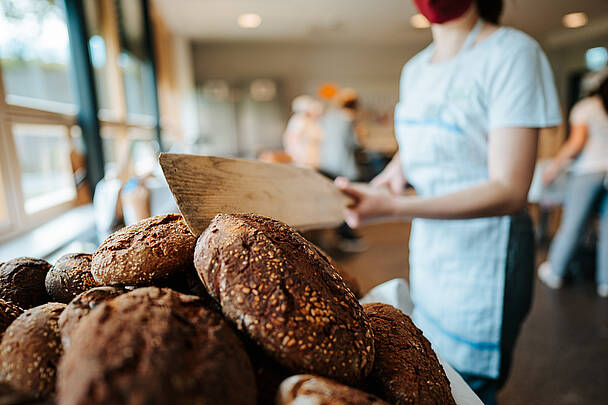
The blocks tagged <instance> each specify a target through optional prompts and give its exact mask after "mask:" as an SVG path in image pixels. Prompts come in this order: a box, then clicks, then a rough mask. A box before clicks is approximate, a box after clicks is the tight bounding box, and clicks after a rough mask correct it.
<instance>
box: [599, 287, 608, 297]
mask: <svg viewBox="0 0 608 405" xmlns="http://www.w3.org/2000/svg"><path fill="white" fill-rule="evenodd" d="M597 295H599V296H600V297H602V298H608V284H598V286H597Z"/></svg>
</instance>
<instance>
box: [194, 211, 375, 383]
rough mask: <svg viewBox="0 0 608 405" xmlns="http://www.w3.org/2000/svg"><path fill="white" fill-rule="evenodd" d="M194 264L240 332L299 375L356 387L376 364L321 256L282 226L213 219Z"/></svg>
mask: <svg viewBox="0 0 608 405" xmlns="http://www.w3.org/2000/svg"><path fill="white" fill-rule="evenodd" d="M194 262H195V266H196V269H197V270H198V272H199V275H200V277H201V279H202V280H203V282H204V284H205V285H206V287H207V290H208V291H209V293H210V295H211V296H212V297H213V298H215V299H216V300H217V301H218V302H219V304H220V306H221V308H222V312H223V313H224V315H225V316H226V317H227V318H228V319H230V320H231V321H233V322H234V323H235V324H236V326H237V327H238V329H239V330H242V331H244V332H245V333H246V334H247V335H248V336H249V337H251V338H252V339H253V340H254V341H256V342H257V343H258V344H259V345H261V346H262V347H263V348H264V350H265V351H266V352H267V353H268V354H270V355H271V356H272V357H274V358H275V360H276V361H277V362H278V363H280V364H282V365H284V366H286V367H288V368H290V369H291V370H293V371H295V372H299V373H302V372H304V373H314V374H318V375H323V376H326V377H330V378H333V379H336V380H338V381H341V382H344V383H346V384H357V383H359V382H361V380H363V379H364V378H365V377H366V376H367V374H368V373H369V371H370V370H371V367H372V363H373V360H374V342H373V335H372V330H371V327H370V324H369V321H368V319H367V316H366V315H365V312H364V311H363V308H362V307H361V305H360V304H359V302H358V301H357V300H356V298H355V296H354V295H353V293H352V291H351V290H350V289H349V288H348V287H346V285H345V284H344V282H343V281H342V278H341V277H340V276H339V275H338V273H337V272H336V270H335V269H334V268H333V267H332V265H331V264H330V263H329V261H328V260H327V258H326V257H325V255H323V254H320V253H319V251H318V250H317V249H316V248H315V247H314V246H313V245H312V244H311V243H310V242H308V241H307V240H306V239H304V238H303V237H302V236H300V235H299V234H298V233H297V232H295V231H294V230H292V229H291V228H289V227H288V226H287V225H285V224H283V223H281V222H278V221H275V220H273V219H270V218H265V217H261V216H257V215H245V214H243V215H226V214H220V215H217V216H216V217H215V218H214V219H213V221H212V222H211V224H210V226H209V227H208V228H207V229H206V230H205V232H204V233H203V234H202V235H201V237H200V238H199V240H198V242H197V246H196V251H195V257H194Z"/></svg>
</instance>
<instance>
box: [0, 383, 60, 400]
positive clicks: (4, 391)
mask: <svg viewBox="0 0 608 405" xmlns="http://www.w3.org/2000/svg"><path fill="white" fill-rule="evenodd" d="M0 405H54V401H53V400H51V399H50V398H36V397H35V396H33V395H31V394H26V393H23V392H21V391H18V390H16V389H14V388H13V387H11V386H10V385H8V384H6V383H0Z"/></svg>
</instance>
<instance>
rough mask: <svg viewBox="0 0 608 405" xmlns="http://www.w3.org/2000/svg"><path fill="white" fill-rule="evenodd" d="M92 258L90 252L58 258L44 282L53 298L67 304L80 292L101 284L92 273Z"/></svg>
mask: <svg viewBox="0 0 608 405" xmlns="http://www.w3.org/2000/svg"><path fill="white" fill-rule="evenodd" d="M91 258H92V255H90V254H88V253H70V254H67V255H64V256H62V257H60V258H59V259H58V260H57V262H56V263H55V264H54V265H53V266H52V267H51V269H50V270H49V272H48V273H47V274H46V279H45V283H44V284H45V287H46V291H47V293H48V294H49V296H50V297H51V299H52V300H54V301H57V302H63V303H65V304H67V303H69V302H70V301H71V300H72V299H73V298H74V297H76V296H77V295H78V294H80V293H82V292H85V291H87V290H90V289H91V288H93V287H97V286H98V285H99V284H97V282H96V281H95V279H94V278H93V275H92V274H91Z"/></svg>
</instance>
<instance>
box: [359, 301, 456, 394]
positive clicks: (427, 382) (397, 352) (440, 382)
mask: <svg viewBox="0 0 608 405" xmlns="http://www.w3.org/2000/svg"><path fill="white" fill-rule="evenodd" d="M363 308H364V309H365V312H367V315H369V319H370V322H371V323H372V327H373V328H374V341H375V346H376V359H375V361H374V368H373V370H372V372H371V374H370V375H369V377H368V379H369V387H370V390H371V392H374V393H375V394H377V395H378V396H380V397H382V398H384V399H386V400H387V401H389V402H391V403H393V404H396V405H403V404H412V405H414V404H415V405H422V404H424V405H439V404H442V405H449V404H454V405H455V402H454V398H453V397H452V393H451V390H450V382H449V380H448V378H447V377H446V375H445V372H444V370H443V367H441V364H440V363H439V360H437V356H436V355H435V352H434V351H433V349H432V348H431V343H430V342H429V341H428V340H427V339H426V338H425V337H424V335H423V334H422V331H421V330H420V329H418V328H417V327H416V325H414V323H413V322H412V320H411V319H410V317H409V316H407V315H405V314H404V313H403V312H401V311H399V310H398V309H397V308H395V307H393V306H391V305H386V304H380V303H374V304H366V305H364V306H363Z"/></svg>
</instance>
